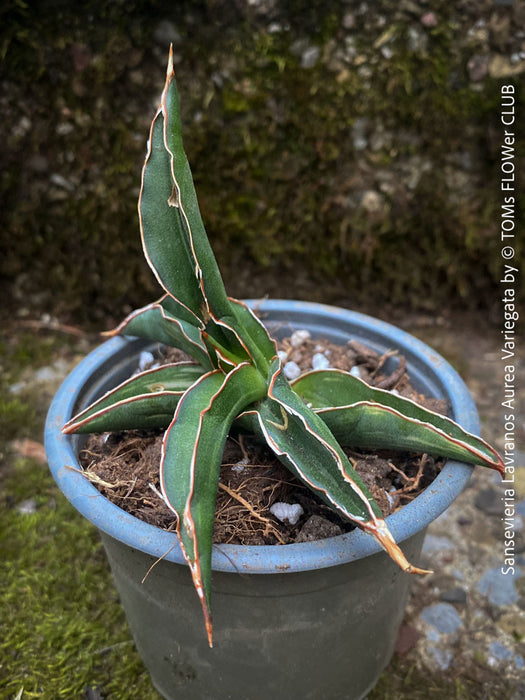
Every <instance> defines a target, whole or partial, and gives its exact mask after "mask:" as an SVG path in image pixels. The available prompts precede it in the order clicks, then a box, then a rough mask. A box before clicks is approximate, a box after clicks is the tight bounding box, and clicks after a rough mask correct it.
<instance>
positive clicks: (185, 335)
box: [105, 297, 217, 369]
mask: <svg viewBox="0 0 525 700" xmlns="http://www.w3.org/2000/svg"><path fill="white" fill-rule="evenodd" d="M172 302H173V300H172V299H169V298H166V297H163V298H162V299H160V300H159V301H156V302H153V303H152V304H148V305H147V306H144V307H142V308H141V309H137V310H136V311H133V312H132V313H131V314H130V315H129V316H128V317H127V318H125V319H124V320H123V321H122V323H120V325H118V326H117V327H116V328H115V329H114V330H113V331H110V332H109V333H105V335H106V336H113V335H117V334H120V335H130V336H138V337H139V338H148V339H149V340H153V341H155V342H157V343H163V344H164V345H169V346H171V347H176V348H179V349H180V350H183V351H184V352H186V353H187V354H188V355H190V357H193V358H194V359H195V360H197V362H199V363H200V364H201V365H202V366H203V367H205V368H206V369H212V368H213V367H215V366H216V364H217V360H216V357H215V353H214V352H213V350H212V351H211V352H210V349H209V348H208V347H207V346H206V344H205V342H204V340H203V338H202V331H201V330H199V328H197V327H196V326H194V325H192V324H191V323H188V322H187V321H184V320H181V319H179V318H175V317H174V316H172V315H171V314H170V313H169V312H168V311H167V310H166V307H167V308H170V306H171V303H172Z"/></svg>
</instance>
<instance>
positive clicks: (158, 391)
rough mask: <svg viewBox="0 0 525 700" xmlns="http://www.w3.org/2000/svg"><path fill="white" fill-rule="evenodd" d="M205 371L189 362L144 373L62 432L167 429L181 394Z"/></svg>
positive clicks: (111, 393)
mask: <svg viewBox="0 0 525 700" xmlns="http://www.w3.org/2000/svg"><path fill="white" fill-rule="evenodd" d="M203 373H204V370H203V368H202V367H200V366H199V365H194V364H191V363H189V362H187V363H186V362H185V363H178V364H168V365H164V366H162V367H158V368H155V369H150V370H146V371H145V372H142V373H141V374H137V375H135V376H134V377H131V378H130V379H128V380H126V381H125V382H123V383H122V384H120V385H119V386H117V387H116V388H115V389H112V390H111V391H109V392H107V393H106V394H105V395H104V396H102V397H101V398H100V399H98V401H95V402H94V403H92V404H91V405H90V406H88V408H86V409H85V410H83V411H82V412H81V413H79V414H78V415H76V416H75V417H74V418H72V419H71V420H70V421H68V422H67V423H66V424H65V426H64V427H63V428H62V432H63V433H65V434H69V433H102V432H106V431H111V430H136V429H143V430H149V429H152V428H167V427H168V425H169V424H170V422H171V420H172V419H173V414H174V413H175V409H176V407H177V404H178V402H179V399H180V397H181V396H182V394H183V393H184V392H185V391H186V390H187V389H188V387H190V386H191V385H192V384H193V383H194V382H195V381H197V379H199V377H201V376H202V374H203Z"/></svg>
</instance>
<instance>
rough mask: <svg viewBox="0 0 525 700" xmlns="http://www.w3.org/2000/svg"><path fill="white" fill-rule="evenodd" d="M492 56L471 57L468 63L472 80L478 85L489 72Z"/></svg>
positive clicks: (477, 55)
mask: <svg viewBox="0 0 525 700" xmlns="http://www.w3.org/2000/svg"><path fill="white" fill-rule="evenodd" d="M489 64H490V56H482V55H480V54H475V55H474V56H471V57H470V58H469V60H468V63H467V70H468V75H469V78H470V80H471V81H472V82H473V83H477V82H479V81H480V80H483V79H484V78H485V77H486V76H487V75H488V72H489Z"/></svg>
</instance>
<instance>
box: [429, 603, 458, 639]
mask: <svg viewBox="0 0 525 700" xmlns="http://www.w3.org/2000/svg"><path fill="white" fill-rule="evenodd" d="M421 618H422V619H423V620H424V621H425V622H426V623H428V624H429V625H431V626H432V627H434V629H436V630H437V631H438V632H440V633H441V634H454V632H456V631H457V630H458V629H459V628H460V627H461V626H462V625H463V621H462V619H461V617H460V616H459V615H458V612H457V610H456V608H454V607H452V605H450V604H449V603H434V605H429V606H428V607H427V608H424V609H423V610H422V611H421Z"/></svg>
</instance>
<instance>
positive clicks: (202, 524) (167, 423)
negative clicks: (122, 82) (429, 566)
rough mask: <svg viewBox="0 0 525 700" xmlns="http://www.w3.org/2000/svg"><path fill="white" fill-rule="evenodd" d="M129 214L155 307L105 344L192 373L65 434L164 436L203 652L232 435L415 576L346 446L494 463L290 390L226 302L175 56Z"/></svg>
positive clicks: (343, 393) (371, 399)
mask: <svg viewBox="0 0 525 700" xmlns="http://www.w3.org/2000/svg"><path fill="white" fill-rule="evenodd" d="M138 210H139V221H140V231H141V238H142V245H143V250H144V254H145V256H146V259H147V261H148V263H149V265H150V267H151V269H152V270H153V272H154V274H155V276H156V278H157V280H158V282H159V283H160V286H161V287H162V288H163V290H164V294H163V296H162V297H161V298H160V299H159V300H158V301H156V302H154V303H152V304H149V305H147V306H145V307H144V308H141V309H138V310H136V311H134V312H133V313H131V314H130V315H129V316H128V317H127V318H126V319H125V320H124V321H123V322H122V323H121V324H120V325H119V326H118V327H117V328H116V329H115V330H114V331H112V332H111V333H110V335H112V334H113V335H114V334H125V335H131V336H141V337H145V338H148V339H150V340H152V341H156V342H159V343H162V344H166V345H168V346H174V347H177V348H179V349H181V350H183V351H184V352H185V353H187V355H189V356H190V357H191V358H193V362H179V363H172V364H167V365H164V366H161V367H157V368H155V369H149V370H146V371H144V372H142V373H140V374H138V375H136V376H133V377H132V378H130V379H128V380H127V381H125V382H124V383H123V384H121V385H120V386H118V387H117V388H115V389H113V390H112V391H110V392H109V393H107V394H106V395H105V396H103V397H102V398H100V399H99V400H97V401H96V402H95V403H93V404H92V405H91V406H89V407H88V408H86V409H85V410H83V411H82V412H81V413H79V414H78V415H77V416H75V417H74V418H73V419H72V420H70V421H69V422H68V423H67V424H66V425H65V426H64V428H63V432H64V433H75V432H77V433H81V432H82V433H86V432H105V431H116V430H126V429H137V428H145V429H151V428H161V429H164V430H165V433H164V438H163V443H162V453H161V461H160V466H159V469H160V484H161V492H162V495H163V497H164V499H165V501H166V503H167V504H168V506H169V507H170V508H171V509H172V511H173V512H174V514H175V516H176V520H177V535H178V538H179V541H180V545H181V548H182V551H183V553H184V556H185V558H186V560H187V563H188V565H189V567H190V570H191V575H192V578H193V583H194V586H195V588H196V591H197V593H198V596H199V598H200V601H201V604H202V609H203V613H204V620H205V625H206V631H207V635H208V640H209V644H210V646H211V644H212V621H211V613H210V589H211V555H212V533H213V524H214V515H215V502H216V496H217V490H218V481H219V469H220V465H221V457H222V452H223V447H224V444H225V441H226V438H227V436H228V434H229V432H230V430H231V429H232V425H233V424H234V423H235V424H236V428H237V429H238V430H241V431H242V430H248V431H251V432H253V433H255V434H257V435H259V436H260V437H261V439H264V440H265V441H266V443H267V444H268V447H269V448H270V449H271V450H272V451H273V452H274V453H275V455H276V456H277V457H278V458H279V460H281V461H282V462H283V463H284V464H285V465H286V467H288V468H289V469H290V471H291V472H293V473H294V474H295V475H296V476H297V477H298V478H299V479H300V480H301V481H302V482H304V483H305V484H306V485H307V486H308V487H309V488H310V489H311V490H312V491H313V492H315V493H316V494H317V495H318V496H319V497H320V498H321V499H322V500H323V501H325V502H326V503H327V504H328V505H330V506H331V507H333V508H334V509H335V510H336V511H338V512H339V513H340V514H341V515H342V516H344V517H345V518H347V519H348V520H350V521H352V522H353V523H355V524H356V525H357V526H359V527H360V528H362V529H363V530H365V531H366V532H368V533H369V534H370V535H371V536H373V537H374V538H375V539H376V540H377V541H378V542H379V544H380V545H381V546H382V547H383V548H384V549H385V550H386V552H387V553H388V554H389V555H390V556H391V557H392V558H393V559H394V560H395V561H396V562H397V564H399V566H401V567H402V568H403V569H404V570H405V571H407V572H411V573H425V572H424V571H423V570H422V569H418V568H417V567H415V566H412V565H411V564H409V562H408V561H407V560H406V558H405V556H404V555H403V553H402V551H401V549H400V548H399V547H398V545H397V544H396V543H395V541H394V539H393V537H392V535H391V534H390V532H389V530H388V528H387V526H386V523H385V520H384V519H383V517H382V515H381V511H380V510H379V507H378V506H377V504H376V503H375V501H374V499H373V497H372V496H371V494H370V492H369V490H368V489H367V487H366V486H365V484H364V483H363V481H362V480H361V478H360V477H359V475H358V474H357V473H356V471H355V470H354V468H353V467H352V464H351V462H350V461H349V459H348V458H347V456H346V455H345V452H344V451H343V446H352V447H359V448H374V449H375V448H390V449H392V450H400V449H402V450H410V451H417V452H426V453H428V454H433V455H440V456H442V457H448V458H452V459H457V460H460V461H465V462H470V463H474V464H482V465H486V466H488V467H492V468H494V469H496V470H498V471H500V472H501V473H503V471H504V468H503V464H502V461H501V458H500V457H499V455H498V454H497V452H496V451H495V450H494V449H493V448H492V447H490V446H489V445H488V444H487V443H486V442H484V441H483V440H481V439H480V438H479V437H476V436H475V435H472V434H469V433H467V432H466V431H464V430H463V429H462V428H461V427H460V426H459V425H457V424H456V423H454V422H453V421H452V420H450V419H448V418H446V417H444V416H442V415H439V414H437V413H434V412H432V411H429V410H427V409H426V408H423V407H422V406H420V405H418V404H416V403H415V402H413V401H411V400H409V399H406V398H402V397H401V396H398V395H395V394H393V393H391V392H388V391H385V390H382V389H377V388H372V387H370V386H368V385H367V384H365V383H364V382H363V381H361V380H360V379H359V378H357V377H354V376H353V375H351V374H349V373H347V372H343V371H340V370H333V369H322V370H317V371H311V372H309V373H307V374H305V375H303V376H301V377H299V378H298V379H297V380H295V381H293V382H289V381H288V380H287V379H286V377H285V375H284V372H283V366H282V362H281V360H280V359H279V356H278V354H277V350H276V344H275V342H274V341H273V340H272V338H271V337H270V335H269V334H268V332H267V330H266V328H265V327H264V325H263V324H262V323H261V321H260V320H259V319H258V318H257V317H256V316H255V315H254V313H252V311H251V310H250V309H249V308H248V307H247V306H246V305H245V304H244V303H242V302H241V301H238V300H236V299H232V298H230V297H228V296H227V294H226V291H225V288H224V284H223V281H222V278H221V275H220V272H219V269H218V266H217V263H216V261H215V258H214V255H213V252H212V250H211V247H210V244H209V241H208V238H207V236H206V232H205V229H204V225H203V222H202V219H201V215H200V212H199V206H198V203H197V196H196V193H195V189H194V185H193V180H192V176H191V171H190V167H189V164H188V160H187V158H186V155H185V152H184V149H183V144H182V135H181V117H180V109H179V96H178V93H177V87H176V83H175V76H174V72H173V61H172V54H171V51H170V58H169V61H168V69H167V77H166V83H165V87H164V91H163V93H162V98H161V102H160V106H159V108H158V111H157V113H156V115H155V117H154V119H153V123H152V126H151V131H150V136H149V141H148V148H147V154H146V159H145V163H144V168H143V171H142V184H141V190H140V197H139V206H138Z"/></svg>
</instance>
